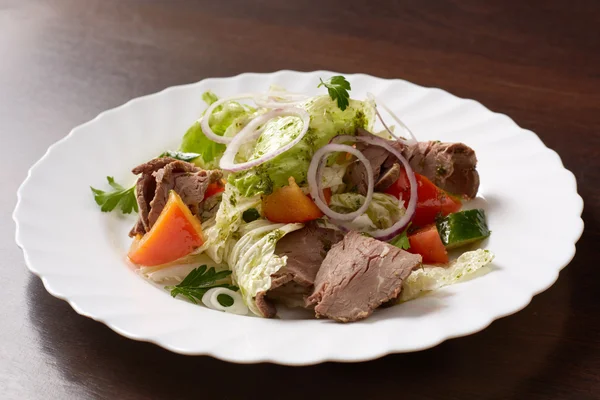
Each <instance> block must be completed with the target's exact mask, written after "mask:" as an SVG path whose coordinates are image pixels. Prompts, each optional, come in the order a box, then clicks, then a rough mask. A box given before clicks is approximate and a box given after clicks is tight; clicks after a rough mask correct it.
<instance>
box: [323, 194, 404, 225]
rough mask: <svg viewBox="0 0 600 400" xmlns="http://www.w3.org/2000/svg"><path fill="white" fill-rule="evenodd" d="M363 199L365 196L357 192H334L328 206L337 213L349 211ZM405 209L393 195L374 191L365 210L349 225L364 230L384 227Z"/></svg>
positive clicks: (358, 206)
mask: <svg viewBox="0 0 600 400" xmlns="http://www.w3.org/2000/svg"><path fill="white" fill-rule="evenodd" d="M364 201H365V196H363V195H361V194H359V193H341V194H334V195H333V196H331V203H330V204H329V207H330V208H331V209H332V210H333V211H336V212H339V213H349V212H352V211H355V210H358V209H359V208H360V206H361V205H362V204H363V203H364ZM405 211H406V210H405V209H404V207H401V206H400V202H399V200H398V199H397V198H395V197H394V196H391V195H389V194H385V193H378V192H375V193H373V200H372V201H371V204H369V208H367V212H366V213H365V214H363V215H361V216H360V217H358V218H356V219H354V221H352V223H351V224H349V227H352V228H353V229H355V230H359V231H364V232H369V231H371V230H375V229H386V228H389V227H390V226H392V225H393V224H394V223H395V222H396V221H398V220H399V219H400V217H402V216H403V215H404V213H405Z"/></svg>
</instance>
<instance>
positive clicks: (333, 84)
mask: <svg viewBox="0 0 600 400" xmlns="http://www.w3.org/2000/svg"><path fill="white" fill-rule="evenodd" d="M319 80H320V81H321V83H319V85H318V86H317V87H318V88H320V87H321V86H325V87H326V88H327V92H328V93H329V97H331V100H337V105H338V107H339V108H340V110H342V111H344V110H345V109H346V107H348V105H349V104H350V101H349V99H350V95H349V94H348V90H350V89H351V88H350V82H348V81H347V80H346V78H344V77H343V76H341V75H337V76H332V77H331V78H330V79H329V80H327V81H323V79H321V78H319Z"/></svg>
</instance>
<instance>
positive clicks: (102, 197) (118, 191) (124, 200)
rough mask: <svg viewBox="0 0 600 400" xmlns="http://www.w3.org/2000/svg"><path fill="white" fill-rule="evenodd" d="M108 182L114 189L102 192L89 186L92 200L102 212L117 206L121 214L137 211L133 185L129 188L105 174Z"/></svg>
mask: <svg viewBox="0 0 600 400" xmlns="http://www.w3.org/2000/svg"><path fill="white" fill-rule="evenodd" d="M106 180H107V181H108V184H109V185H110V186H111V187H112V188H113V189H114V190H113V191H112V192H104V191H102V190H99V189H95V188H93V187H91V186H90V189H92V192H93V193H94V200H96V204H98V205H99V206H100V209H101V210H102V212H109V211H112V210H114V209H115V208H116V207H117V206H119V208H120V209H121V212H122V213H123V214H130V213H131V212H132V211H134V210H135V212H138V204H137V200H136V198H135V185H134V186H132V187H130V188H129V189H125V188H124V187H123V186H121V185H119V184H118V183H116V182H115V179H114V178H113V177H112V176H107V177H106Z"/></svg>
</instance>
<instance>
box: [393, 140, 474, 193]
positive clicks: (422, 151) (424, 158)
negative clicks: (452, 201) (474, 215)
mask: <svg viewBox="0 0 600 400" xmlns="http://www.w3.org/2000/svg"><path fill="white" fill-rule="evenodd" d="M403 155H404V156H405V157H406V158H407V159H408V161H409V163H410V165H411V167H412V168H413V169H414V171H415V172H417V173H419V174H421V175H424V176H426V177H427V178H429V179H430V180H431V181H432V182H433V183H434V184H435V185H436V186H438V187H440V188H442V189H444V190H446V191H448V192H450V193H453V194H457V195H463V196H465V197H467V198H469V199H471V198H473V197H475V196H476V195H477V191H478V190H479V173H478V172H477V169H476V167H477V157H476V156H475V151H474V150H473V149H472V148H470V147H469V146H467V145H466V144H463V143H442V142H439V141H431V142H419V143H417V144H416V145H414V146H409V147H406V148H405V149H404V150H403Z"/></svg>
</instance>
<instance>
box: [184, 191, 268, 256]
mask: <svg viewBox="0 0 600 400" xmlns="http://www.w3.org/2000/svg"><path fill="white" fill-rule="evenodd" d="M259 207H260V196H254V197H244V196H241V195H240V193H239V192H238V190H237V189H236V188H235V187H234V186H232V185H230V184H226V185H225V191H224V192H223V197H222V201H221V206H220V207H219V211H217V215H216V217H215V218H213V219H210V220H208V221H206V222H205V223H203V224H202V229H203V231H204V240H205V242H204V244H203V245H202V246H201V247H200V248H199V249H198V250H197V251H196V252H195V253H196V254H198V253H202V252H205V253H206V254H208V255H209V256H210V258H212V259H213V260H214V261H215V262H216V263H222V262H223V260H225V259H226V258H227V254H228V252H229V251H230V250H231V249H232V247H233V245H235V241H236V239H237V234H236V233H237V230H238V229H239V228H240V226H241V225H242V224H243V223H244V220H243V219H242V214H243V213H244V211H246V210H247V209H249V208H259Z"/></svg>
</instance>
